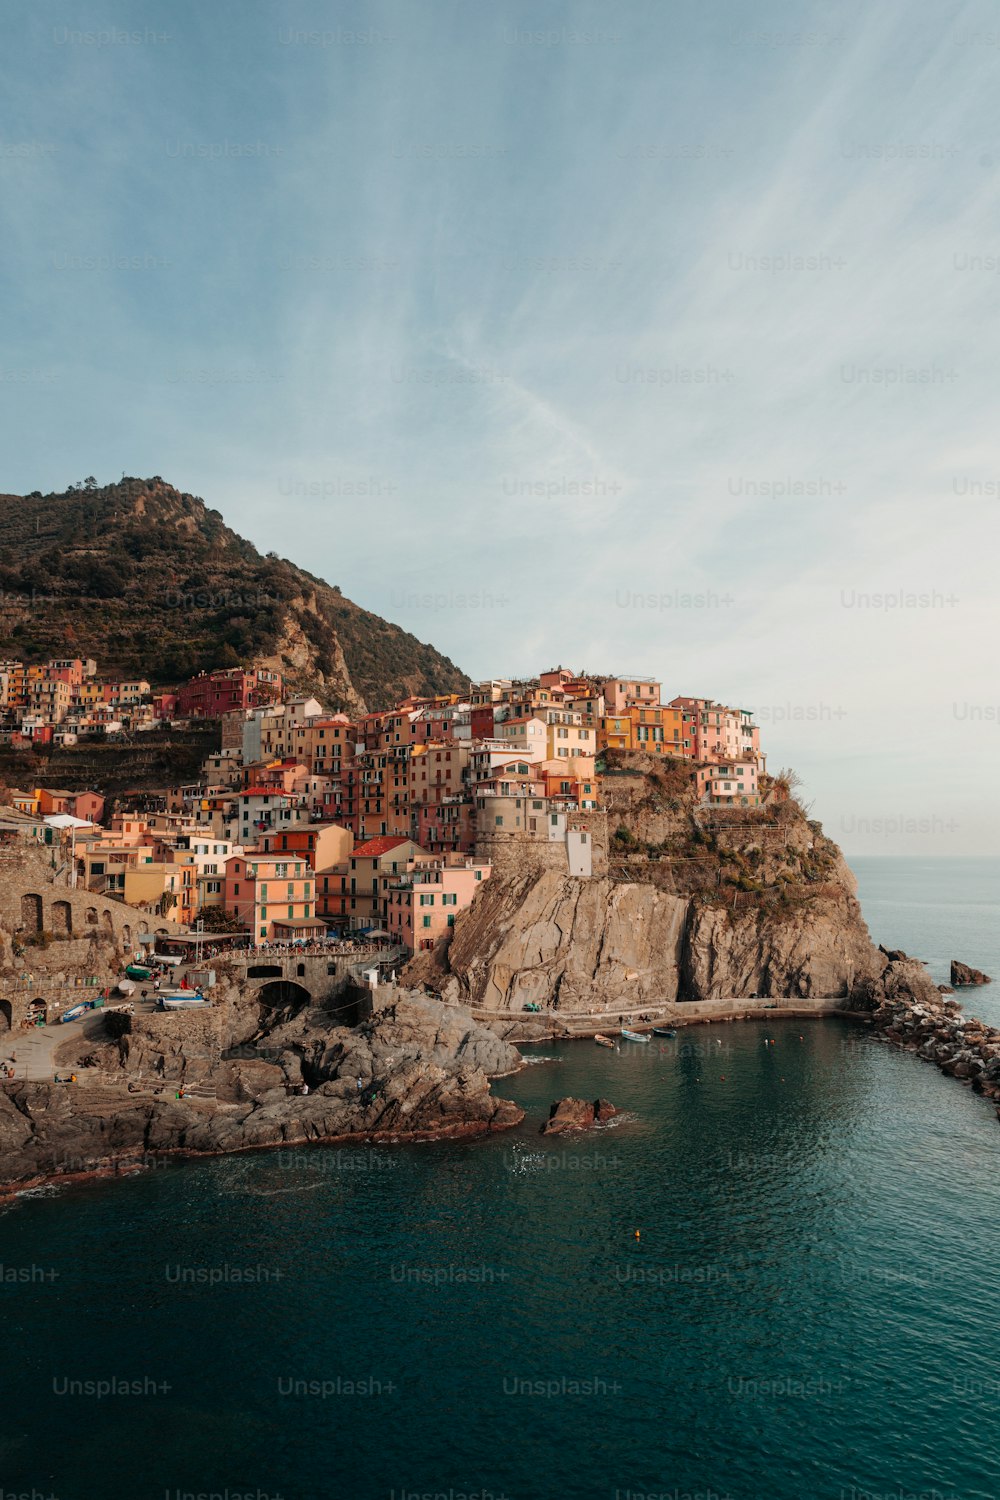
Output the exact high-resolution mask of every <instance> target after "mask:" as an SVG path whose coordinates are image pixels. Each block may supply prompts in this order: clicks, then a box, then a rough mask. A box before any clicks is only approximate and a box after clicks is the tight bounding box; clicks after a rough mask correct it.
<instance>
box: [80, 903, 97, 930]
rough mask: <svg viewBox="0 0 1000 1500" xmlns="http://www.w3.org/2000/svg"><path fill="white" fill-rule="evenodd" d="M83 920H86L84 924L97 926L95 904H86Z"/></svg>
mask: <svg viewBox="0 0 1000 1500" xmlns="http://www.w3.org/2000/svg"><path fill="white" fill-rule="evenodd" d="M83 920H84V921H85V922H86V924H87V926H88V927H96V926H97V907H96V906H88V907H87V910H86V911H85V912H84V914H83Z"/></svg>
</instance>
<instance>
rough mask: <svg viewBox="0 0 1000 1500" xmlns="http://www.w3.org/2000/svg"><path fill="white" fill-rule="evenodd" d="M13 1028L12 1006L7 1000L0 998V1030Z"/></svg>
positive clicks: (11, 1029)
mask: <svg viewBox="0 0 1000 1500" xmlns="http://www.w3.org/2000/svg"><path fill="white" fill-rule="evenodd" d="M13 1030H14V1007H13V1006H12V1005H11V1003H10V1001H9V1000H0V1031H13Z"/></svg>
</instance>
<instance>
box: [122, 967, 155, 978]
mask: <svg viewBox="0 0 1000 1500" xmlns="http://www.w3.org/2000/svg"><path fill="white" fill-rule="evenodd" d="M125 973H126V974H127V975H128V977H129V979H152V977H153V971H152V969H147V968H145V967H144V966H143V965H142V964H129V965H128V966H127V967H126V969H125Z"/></svg>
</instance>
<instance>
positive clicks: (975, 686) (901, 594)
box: [0, 0, 1000, 855]
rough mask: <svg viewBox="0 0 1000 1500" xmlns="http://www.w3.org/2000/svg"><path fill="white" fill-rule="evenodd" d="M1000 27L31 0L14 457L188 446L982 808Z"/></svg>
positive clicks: (219, 480) (560, 651)
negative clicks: (996, 101) (55, 2)
mask: <svg viewBox="0 0 1000 1500" xmlns="http://www.w3.org/2000/svg"><path fill="white" fill-rule="evenodd" d="M998 67H1000V21H997V20H996V19H995V18H994V14H993V12H992V11H991V9H990V7H988V6H986V5H985V4H976V5H971V6H968V7H961V6H959V7H956V8H949V9H948V10H946V11H945V10H942V9H940V8H939V7H932V6H929V5H925V6H924V7H922V8H921V7H917V8H914V7H913V6H912V5H904V4H874V5H872V4H866V5H860V4H853V3H852V4H847V5H837V6H832V5H831V6H811V5H804V6H800V7H796V8H794V10H793V8H791V7H788V6H787V5H781V6H779V5H769V4H764V5H761V6H756V7H753V8H751V7H748V6H746V5H743V4H730V3H725V0H709V3H706V4H703V5H689V6H681V5H667V4H661V3H645V0H644V3H636V0H619V3H615V4H611V3H606V4H581V5H575V6H572V7H568V6H560V5H544V4H543V5H539V4H533V5H519V4H505V3H503V0H500V3H489V4H488V3H486V0H372V3H358V4H345V5H341V6H331V7H321V6H319V5H309V4H303V5H297V4H291V5H282V6H281V7H274V6H270V5H266V4H263V3H260V0H212V3H211V4H209V5H205V4H198V5H195V4H192V3H189V0H173V3H171V4H170V5H167V4H159V5H153V4H132V5H107V4H100V3H96V4H93V5H88V6H84V5H74V4H53V3H50V0H38V3H32V4H23V3H21V0H13V3H11V4H9V5H7V6H5V7H4V8H3V10H2V12H0V84H2V88H0V98H2V100H3V103H2V105H0V222H2V233H3V249H2V252H0V277H2V284H3V308H4V316H3V336H2V342H0V375H2V380H3V413H4V423H3V426H4V442H3V458H4V464H3V474H2V476H0V487H2V488H3V489H5V490H7V491H9V492H14V493H18V492H22V491H26V490H32V489H42V490H48V489H56V488H63V487H64V486H65V485H66V484H68V483H71V482H73V481H75V480H77V479H81V478H83V477H84V476H85V475H87V474H94V475H96V476H97V478H98V479H99V480H101V481H102V482H103V481H106V480H109V479H112V478H117V477H119V476H120V475H121V474H122V473H123V472H124V473H127V474H137V475H151V474H161V475H162V476H163V477H164V478H166V479H169V480H171V481H172V482H173V483H174V484H176V485H178V486H179V487H181V488H183V489H186V490H190V491H193V492H194V493H196V494H200V495H202V496H203V497H204V498H205V499H206V500H207V501H208V503H209V504H211V505H214V506H216V507H218V508H219V509H220V510H221V511H222V512H223V514H224V515H225V517H226V519H227V521H228V522H229V523H230V524H231V525H233V526H234V527H236V528H237V529H238V530H239V531H241V532H243V533H244V534H245V535H247V536H249V537H250V538H252V540H253V541H254V542H256V543H257V545H258V546H259V547H261V548H262V549H265V550H268V549H274V550H276V551H278V552H280V553H282V554H284V555H286V556H288V557H290V558H292V559H293V560H295V561H297V562H299V563H301V564H303V565H304V566H306V567H308V568H310V569H311V570H312V571H313V572H316V573H319V574H322V575H323V576H325V577H326V578H328V579H329V580H330V581H331V582H334V583H338V584H340V585H341V587H342V588H343V589H344V591H345V593H347V594H349V595H350V596H352V597H353V598H355V599H356V600H358V602H360V603H362V604H364V605H366V606H368V607H370V608H372V609H375V610H377V611H378V612H380V613H382V614H385V615H387V616H389V617H390V618H392V619H395V620H398V621H399V622H400V623H401V624H403V625H404V626H406V627H407V628H408V629H410V630H412V631H414V632H415V633H416V634H417V635H419V636H420V637H421V638H422V639H424V640H431V641H433V642H434V643H435V644H436V645H437V646H439V647H440V648H441V649H442V650H444V651H446V652H447V653H448V654H449V655H450V656H452V657H453V659H454V660H455V661H457V662H458V663H459V664H460V665H461V666H462V667H464V668H465V669H466V670H468V671H469V672H470V673H472V674H473V675H482V676H485V675H500V674H511V673H517V672H521V673H526V672H529V671H533V670H538V669H539V668H545V667H547V666H550V665H552V664H554V663H555V662H562V663H564V664H566V665H573V666H586V667H590V668H592V669H607V670H608V671H634V672H648V673H656V674H657V675H659V676H661V677H662V679H663V681H664V683H665V684H666V686H667V688H668V690H669V692H670V693H675V692H678V693H704V694H707V695H709V696H713V697H715V698H717V699H721V700H724V701H729V702H734V703H739V704H742V705H745V706H748V707H752V708H754V709H755V710H757V712H758V713H759V714H760V716H761V721H762V728H763V734H764V742H765V746H766V748H767V750H768V752H769V757H770V764H771V766H772V767H773V768H774V767H777V766H781V765H789V764H790V765H793V766H794V767H796V769H797V770H798V771H799V773H800V774H801V775H802V777H803V779H804V781H805V796H806V798H807V800H812V802H813V804H814V811H815V813H816V815H817V816H820V817H822V818H823V819H824V822H825V824H826V827H827V829H828V831H829V832H830V833H831V835H832V836H833V837H835V838H837V839H838V840H839V841H840V842H841V843H842V844H843V845H844V847H845V849H846V850H848V851H849V852H870V853H902V852H911V851H912V852H923V853H929V854H942V855H946V854H956V855H957V854H965V853H994V852H996V851H997V849H998V833H1000V816H998V799H997V791H996V785H997V778H996V764H997V749H998V746H1000V723H998V719H1000V688H998V674H997V672H996V669H995V665H994V661H993V657H994V649H993V648H994V640H995V638H996V625H997V614H996V604H995V600H996V592H997V589H996V572H997V547H996V543H997V508H998V505H1000V453H998V443H997V438H996V421H997V396H998V394H1000V382H998V359H1000V352H998V346H997V342H996V337H995V331H994V330H995V322H996V315H997V311H998V306H1000V233H998V222H997V205H998V188H1000V125H998V117H997V114H996V108H995V99H996V77H997V70H998Z"/></svg>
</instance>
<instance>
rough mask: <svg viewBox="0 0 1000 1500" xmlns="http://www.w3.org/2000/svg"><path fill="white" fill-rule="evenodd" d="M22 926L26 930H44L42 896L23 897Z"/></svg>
mask: <svg viewBox="0 0 1000 1500" xmlns="http://www.w3.org/2000/svg"><path fill="white" fill-rule="evenodd" d="M21 926H22V927H23V928H24V930H25V932H41V930H42V898H41V896H35V895H29V896H22V897H21Z"/></svg>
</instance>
